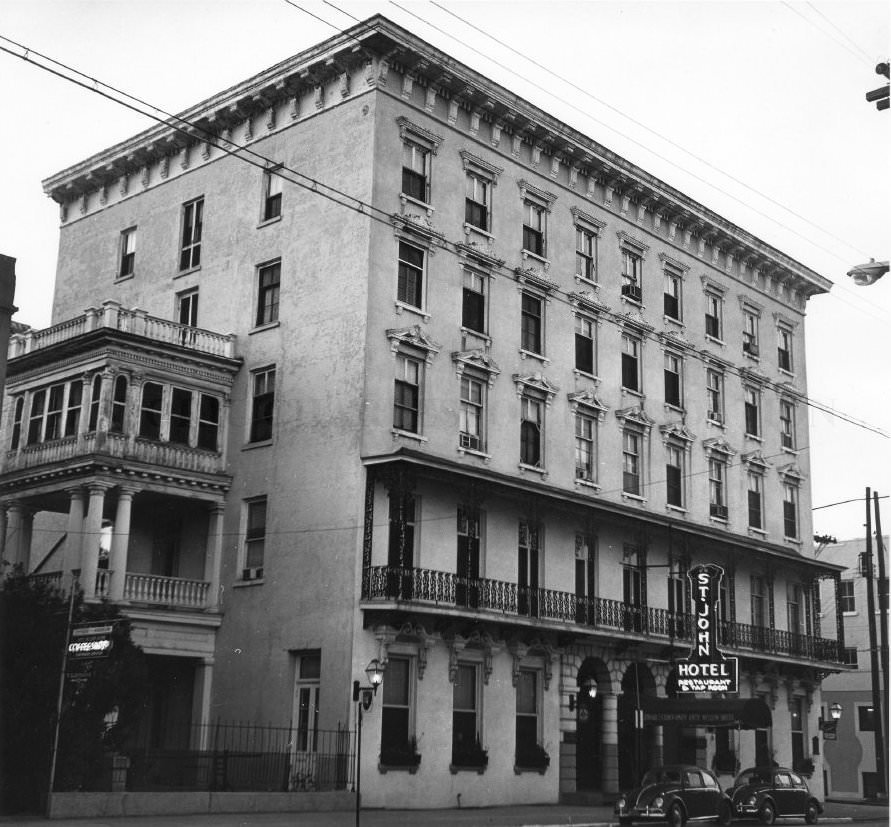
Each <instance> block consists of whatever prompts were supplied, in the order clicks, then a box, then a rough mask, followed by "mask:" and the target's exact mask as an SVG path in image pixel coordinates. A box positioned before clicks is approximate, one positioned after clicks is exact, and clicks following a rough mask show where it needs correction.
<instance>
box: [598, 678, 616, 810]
mask: <svg viewBox="0 0 891 827" xmlns="http://www.w3.org/2000/svg"><path fill="white" fill-rule="evenodd" d="M601 760H602V767H603V792H605V793H617V792H619V698H618V696H616V695H604V696H603V753H602V758H601Z"/></svg>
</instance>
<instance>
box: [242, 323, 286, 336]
mask: <svg viewBox="0 0 891 827" xmlns="http://www.w3.org/2000/svg"><path fill="white" fill-rule="evenodd" d="M279 325H281V322H280V321H278V320H277V319H276V320H275V321H274V322H267V323H266V324H258V325H257V326H256V327H252V328H251V329H250V330H249V331H248V336H253V335H254V334H255V333H262V332H263V331H264V330H272V329H273V328H276V327H279Z"/></svg>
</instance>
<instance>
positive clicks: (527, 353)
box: [520, 348, 551, 365]
mask: <svg viewBox="0 0 891 827" xmlns="http://www.w3.org/2000/svg"><path fill="white" fill-rule="evenodd" d="M520 358H521V359H535V360H536V361H537V362H541V363H542V364H543V365H549V364H551V360H550V359H548V358H547V357H546V356H542V354H540V353H533V352H532V351H531V350H524V349H523V348H520Z"/></svg>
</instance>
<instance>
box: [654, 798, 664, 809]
mask: <svg viewBox="0 0 891 827" xmlns="http://www.w3.org/2000/svg"><path fill="white" fill-rule="evenodd" d="M664 803H665V799H664V798H662V796H661V795H657V796H656V797H655V798H654V799H653V806H654V807H655V808H656V809H657V810H661V809H662V805H663V804H664Z"/></svg>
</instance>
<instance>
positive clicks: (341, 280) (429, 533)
mask: <svg viewBox="0 0 891 827" xmlns="http://www.w3.org/2000/svg"><path fill="white" fill-rule="evenodd" d="M242 148H243V149H242ZM44 187H45V190H46V192H47V193H48V194H49V195H50V196H51V197H52V198H53V199H55V200H56V201H57V202H58V203H59V205H60V209H61V224H62V228H61V243H60V249H59V260H58V273H57V278H56V288H55V295H54V300H53V325H52V327H50V328H48V329H46V330H34V331H29V332H28V333H26V334H24V335H17V336H14V337H13V342H12V346H11V348H12V349H11V354H10V356H11V358H10V361H9V379H8V384H7V389H6V392H7V395H6V402H5V406H6V408H5V416H4V419H3V422H4V426H3V433H2V440H3V445H4V447H5V466H4V469H3V475H2V478H0V488H2V496H3V498H4V502H5V504H6V509H5V513H6V521H7V531H6V537H7V545H6V556H7V558H9V559H14V560H18V561H20V562H22V563H24V564H25V565H26V566H27V568H28V570H29V571H31V572H34V573H37V574H41V575H49V574H50V573H52V572H67V571H68V570H69V569H71V568H73V567H75V566H79V568H80V570H81V574H80V582H81V584H82V586H83V588H84V589H85V591H86V594H87V596H88V597H99V596H102V595H109V596H110V597H111V598H112V599H114V600H115V601H117V602H118V603H119V604H120V605H121V606H122V607H123V609H124V611H126V613H127V614H128V615H129V616H130V617H132V619H133V622H134V637H135V639H136V642H137V643H139V644H140V645H142V646H143V647H144V649H145V651H146V652H147V653H148V655H149V656H150V658H149V660H150V665H151V670H152V684H151V693H150V694H151V700H150V703H149V705H148V706H149V711H148V713H147V714H148V715H149V717H150V718H151V726H148V725H147V730H148V731H150V732H151V733H152V737H153V738H154V739H155V741H156V743H157V744H158V745H161V746H165V745H166V746H182V744H181V743H179V741H178V740H177V739H178V738H181V736H180V735H179V733H181V732H184V731H186V727H185V726H184V725H185V724H187V723H189V722H190V721H191V722H195V721H210V720H215V719H217V718H222V719H224V720H229V719H238V720H255V721H263V722H267V721H272V722H283V723H285V724H287V723H288V722H289V721H298V722H301V726H316V725H318V726H320V727H322V728H327V729H335V728H336V727H337V726H338V725H343V726H350V727H352V726H354V724H355V714H356V712H355V709H354V706H355V705H354V704H353V702H352V682H353V681H354V679H357V678H360V677H361V678H362V679H363V682H364V674H363V673H364V669H365V667H366V664H368V663H369V661H371V660H372V659H373V658H377V659H378V660H379V661H380V662H381V663H382V664H383V665H384V667H385V670H384V678H383V688H382V690H381V691H380V692H378V693H377V696H376V699H375V701H374V704H373V705H372V707H371V709H370V710H369V711H368V712H367V713H366V715H365V719H364V733H363V739H364V744H365V746H364V749H363V758H362V763H363V770H362V778H363V795H364V800H365V802H366V803H367V804H369V805H370V806H396V805H398V806H408V807H410V806H441V807H449V806H455V805H456V803H457V802H459V803H461V804H463V805H465V806H475V805H483V804H498V803H505V802H514V803H521V802H548V801H556V800H558V798H559V797H560V796H564V797H569V796H571V795H573V794H578V793H590V794H592V795H593V796H596V795H602V796H607V797H608V796H609V795H610V794H613V793H615V792H616V791H617V790H618V789H619V787H620V786H623V785H628V784H630V783H631V782H632V780H633V778H634V776H635V775H636V774H637V773H638V772H639V771H641V770H642V769H644V768H645V767H646V766H648V765H649V764H651V763H653V762H657V761H659V760H666V761H667V760H685V761H686V760H690V761H698V762H700V763H702V764H703V765H705V766H710V767H716V768H717V769H718V770H719V771H720V772H722V773H725V774H726V773H729V772H732V771H733V769H734V767H735V766H736V765H737V764H738V763H741V764H743V765H749V764H752V763H754V762H755V761H756V760H758V761H769V760H774V759H775V760H777V761H778V762H780V763H782V764H793V763H795V764H796V766H801V767H807V763H808V759H812V760H813V761H814V763H815V764H816V771H815V772H814V775H813V784H814V786H815V787H816V788H817V789H818V790H819V788H820V786H821V784H820V781H819V779H820V772H819V768H820V762H821V760H822V756H819V755H813V754H812V747H811V745H812V738H813V736H814V735H815V734H816V733H817V719H818V715H819V709H820V684H821V680H822V677H823V676H824V675H825V674H826V673H827V672H831V671H839V670H842V669H844V668H845V667H844V666H843V663H842V660H841V651H840V646H841V645H842V644H843V641H842V640H841V639H840V634H841V626H840V624H839V625H838V627H836V628H832V629H823V628H821V626H820V614H819V607H818V606H817V601H816V595H817V594H818V583H819V581H820V580H821V579H825V578H827V577H828V578H830V579H835V578H837V576H838V572H839V571H840V567H837V566H834V565H832V564H831V563H827V562H824V561H822V560H818V559H816V558H815V556H814V553H813V545H812V541H811V533H812V527H811V517H810V493H809V479H810V475H811V467H810V458H809V453H808V437H807V414H806V395H807V382H806V369H805V347H804V317H805V308H806V303H807V301H808V299H809V298H810V297H812V296H814V295H817V294H820V293H824V292H826V291H827V290H828V289H829V286H830V284H829V282H828V281H827V280H826V279H825V278H823V277H822V276H820V275H818V274H817V273H815V272H813V271H812V270H810V269H808V268H807V267H805V266H804V265H802V264H800V263H798V262H797V261H794V260H793V259H791V258H790V257H788V256H787V255H785V254H783V253H782V252H780V251H779V250H777V249H775V248H773V247H771V246H769V245H768V244H766V243H764V242H763V241H761V240H759V239H758V238H756V237H754V236H753V235H751V234H750V233H747V232H746V231H745V230H743V229H741V228H740V227H737V226H735V225H734V224H732V223H731V222H729V221H728V220H726V219H725V218H722V217H721V216H719V215H717V214H715V213H713V212H711V211H710V210H709V209H708V208H707V207H705V206H703V205H701V204H699V203H696V202H695V201H693V200H692V199H691V198H689V197H688V196H686V195H684V194H683V193H682V192H679V191H678V190H676V189H673V188H672V187H671V186H670V185H668V184H666V183H665V182H663V181H660V180H658V179H657V178H655V177H654V176H652V175H650V174H648V173H647V172H646V171H644V170H643V169H640V168H638V167H636V166H635V165H634V164H632V163H630V162H629V161H627V160H625V159H623V158H621V157H619V156H618V155H616V154H615V153H614V152H611V151H610V150H608V149H607V148H605V147H604V146H602V145H600V144H598V143H597V142H596V141H594V140H592V139H591V138H589V137H587V136H585V135H583V134H581V133H579V132H577V131H576V130H574V129H572V128H571V127H569V126H567V125H566V124H565V123H562V122H560V121H558V120H557V119H556V118H554V117H553V116H551V115H549V114H548V113H546V112H544V111H542V110H540V109H538V108H536V107H535V106H533V105H531V104H530V103H528V102H526V101H525V100H523V99H522V98H520V97H518V96H517V95H515V94H513V93H511V92H510V91H509V90H507V89H505V88H502V87H500V86H498V85H496V84H494V83H492V82H491V81H489V80H488V79H487V78H485V77H484V76H481V75H480V74H478V73H477V72H475V71H473V70H472V69H470V68H468V67H466V66H464V65H462V64H460V63H459V62H457V61H456V60H455V59H453V58H451V57H450V56H449V55H447V54H445V53H443V52H440V51H438V50H437V49H435V48H433V47H432V46H430V45H429V44H427V43H425V42H424V41H422V40H420V39H419V38H417V37H415V36H414V35H413V34H411V33H410V32H408V31H406V30H404V29H402V28H400V27H398V26H396V25H394V24H392V23H391V22H389V21H388V20H386V19H385V18H382V17H375V18H372V19H371V20H369V21H367V22H365V23H362V24H360V25H358V26H356V27H355V28H353V29H352V30H350V31H348V32H346V33H344V34H342V35H340V36H337V37H334V38H332V39H330V40H328V41H326V42H324V43H321V44H319V45H318V46H316V47H314V48H312V49H309V50H308V51H306V52H304V53H302V54H299V55H297V56H295V57H293V58H291V59H289V60H286V61H284V62H283V63H280V64H279V65H277V66H274V67H272V68H271V69H269V70H267V71H265V72H263V73H261V74H259V75H257V76H256V77H253V78H250V79H249V80H246V81H245V82H243V83H241V84H239V85H237V86H235V87H233V88H232V89H229V90H227V91H225V92H222V93H220V94H219V95H217V96H215V97H213V98H211V99H209V100H206V101H204V102H202V103H200V104H197V105H196V106H194V107H193V108H191V109H189V110H188V111H187V112H185V113H184V114H183V115H182V120H181V121H180V122H178V123H177V124H175V125H172V126H155V127H152V128H150V129H148V130H147V131H145V132H144V133H141V134H139V135H137V136H135V137H134V138H132V139H130V140H127V141H124V142H123V143H120V144H118V145H116V146H113V147H111V148H109V149H106V150H104V151H102V152H99V153H98V154H96V155H94V156H93V157H90V158H88V159H86V160H84V161H83V162H82V163H79V164H77V165H75V166H73V167H71V168H69V169H66V170H64V171H62V172H60V173H58V174H56V175H54V176H52V177H51V178H49V179H47V180H46V181H45V182H44ZM38 528H39V529H40V530H38ZM108 536H110V537H111V540H110V541H108V539H107V538H108ZM103 538H106V539H103ZM701 563H714V564H717V565H720V566H721V567H723V569H724V572H725V575H724V579H723V584H722V600H721V603H720V643H721V645H722V647H723V650H724V652H725V653H726V654H728V655H733V656H735V657H737V658H738V659H739V664H740V686H739V697H740V698H742V699H763V700H764V701H765V704H764V705H757V708H758V709H764V708H765V707H766V709H767V710H769V712H768V714H767V715H766V716H765V715H764V714H758V715H748V716H747V715H746V714H745V713H741V714H738V715H737V714H736V713H734V714H735V717H734V721H733V725H732V726H729V727H728V726H723V727H708V726H705V727H703V726H700V727H699V728H696V727H695V726H693V727H688V728H685V727H684V726H683V725H682V723H678V722H673V723H672V722H668V723H660V724H657V723H654V722H653V721H652V720H651V719H648V718H647V717H646V716H641V715H640V714H639V710H641V709H643V708H644V707H646V701H647V699H648V698H652V697H654V696H656V697H661V696H665V695H666V693H667V692H668V691H670V689H671V686H672V673H673V670H674V664H675V661H676V659H678V658H682V657H684V656H685V654H686V653H687V652H688V651H689V648H690V644H691V635H692V626H691V623H690V617H689V614H688V612H689V607H690V586H689V584H688V582H687V578H686V572H687V571H688V570H689V569H690V568H691V567H693V566H695V565H697V564H701ZM66 577H67V575H66ZM591 686H596V689H597V695H596V697H595V698H593V699H592V698H591V697H590V694H589V692H588V691H587V689H588V688H589V687H591ZM727 706H728V709H729V708H730V707H731V706H733V708H734V709H741V708H742V707H743V706H745V705H741V704H736V705H735V706H734V705H733V704H729V703H728V705H727ZM750 706H751V705H750ZM636 723H637V724H638V726H637V727H636ZM641 724H642V728H641V726H640V725H641ZM737 724H738V725H739V726H737ZM483 753H485V755H484V754H483ZM419 759H420V760H419ZM369 779H372V780H369ZM459 794H460V798H458V796H459Z"/></svg>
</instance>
